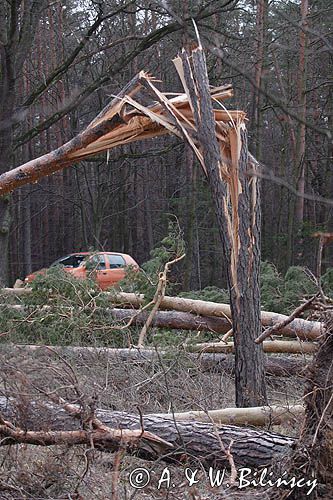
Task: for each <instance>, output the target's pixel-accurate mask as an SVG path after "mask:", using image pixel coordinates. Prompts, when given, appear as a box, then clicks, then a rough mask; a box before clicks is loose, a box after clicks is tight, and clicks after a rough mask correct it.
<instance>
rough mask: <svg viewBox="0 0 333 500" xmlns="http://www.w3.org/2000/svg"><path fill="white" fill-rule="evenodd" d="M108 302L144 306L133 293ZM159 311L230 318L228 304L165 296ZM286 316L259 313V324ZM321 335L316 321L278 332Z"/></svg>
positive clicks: (308, 336)
mask: <svg viewBox="0 0 333 500" xmlns="http://www.w3.org/2000/svg"><path fill="white" fill-rule="evenodd" d="M110 301H111V302H112V303H114V304H122V305H123V306H130V307H134V308H139V307H141V306H142V305H143V304H144V297H143V296H142V295H136V294H134V293H124V292H120V293H118V294H110ZM160 308H161V309H168V310H173V311H181V312H189V313H192V314H198V315H200V316H214V317H215V316H216V317H219V318H229V319H230V318H231V311H230V306H229V304H220V303H216V302H206V301H204V300H194V299H184V298H182V297H168V296H165V297H164V298H163V300H162V302H161V305H160ZM287 318H288V316H285V315H284V314H278V313H274V312H268V311H261V323H262V325H263V326H264V327H270V326H272V325H274V324H276V323H281V322H282V321H284V320H286V319H287ZM322 333H323V325H322V323H320V322H318V321H307V320H305V319H301V318H296V319H294V320H293V321H292V322H291V323H290V324H288V325H286V326H285V327H283V328H282V329H281V330H279V334H280V335H283V336H287V337H299V338H300V339H304V340H317V339H318V338H319V337H320V336H321V335H322Z"/></svg>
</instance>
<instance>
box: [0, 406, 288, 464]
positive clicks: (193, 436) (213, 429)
mask: <svg viewBox="0 0 333 500" xmlns="http://www.w3.org/2000/svg"><path fill="white" fill-rule="evenodd" d="M22 406H23V407H24V408H23V415H20V408H21V410H22ZM70 406H72V405H70ZM76 408H78V407H76ZM0 412H1V414H2V417H3V419H5V420H6V421H7V422H11V423H10V424H9V423H8V425H7V426H6V424H5V423H4V421H2V422H1V425H0V436H1V445H6V444H7V445H9V444H13V443H21V442H22V443H30V444H35V445H40V446H50V445H53V444H57V445H59V444H61V443H63V444H65V445H66V444H71V445H74V444H83V443H86V444H88V445H89V446H90V445H91V441H90V440H89V439H87V434H88V433H85V432H82V428H80V425H79V422H78V421H77V418H73V415H70V414H69V413H68V412H67V411H65V409H64V408H62V407H60V406H58V405H55V404H53V403H45V402H41V401H33V402H30V403H28V405H27V404H26V402H25V403H24V405H20V403H19V402H18V403H17V404H15V402H14V401H13V400H11V399H7V398H5V397H0ZM95 415H96V418H97V419H98V421H99V422H100V423H101V424H102V425H104V426H106V427H107V428H108V429H109V431H110V430H112V432H114V433H115V434H116V435H117V437H119V430H120V429H121V430H122V432H123V433H124V437H125V435H126V433H128V434H129V435H131V432H133V431H137V430H142V424H143V428H144V432H145V433H147V436H148V437H149V438H151V436H154V437H155V438H151V440H152V442H153V443H154V446H151V447H149V444H150V442H149V441H150V440H149V439H146V435H143V439H142V442H141V441H140V439H136V440H135V442H134V443H133V441H132V442H131V443H130V444H131V446H129V448H128V450H127V451H128V452H129V453H135V454H136V455H138V456H140V457H142V458H144V459H149V460H152V459H157V458H159V459H162V460H165V461H177V462H181V463H188V462H193V461H200V462H201V463H203V464H204V465H205V466H214V467H219V466H223V467H224V466H226V465H228V463H229V462H228V457H227V454H226V450H228V448H229V446H230V453H231V455H232V457H233V460H234V462H235V465H236V466H247V467H257V466H265V465H268V464H270V463H271V461H272V460H273V459H279V458H281V457H282V456H284V455H286V454H288V453H290V452H291V450H292V447H293V445H294V443H295V440H294V439H293V438H291V437H286V436H282V435H280V434H276V433H272V432H267V431H258V430H255V429H249V428H243V427H236V426H233V425H225V426H218V425H217V424H214V423H208V422H200V421H186V420H175V419H174V418H173V417H172V415H168V416H166V415H159V414H151V415H146V416H143V417H141V416H140V415H133V414H129V413H124V412H113V411H110V410H96V412H95ZM22 419H23V421H24V431H22V432H20V430H21V429H20V430H18V428H13V427H12V429H10V427H11V426H13V424H14V425H15V421H16V420H17V421H18V422H22ZM20 425H21V427H22V426H23V424H22V423H21V424H20ZM15 431H16V433H15ZM116 431H117V432H116ZM29 433H30V434H29ZM109 434H110V433H109ZM115 434H113V436H114V435H115ZM95 435H96V442H95V443H94V444H95V445H96V447H97V448H100V449H103V450H105V451H115V449H116V448H117V441H116V440H115V439H111V437H110V436H112V433H111V434H110V435H108V434H107V433H106V432H105V439H104V441H103V436H102V433H101V432H99V433H98V434H97V433H95V434H94V433H93V434H91V436H90V439H94V438H95ZM88 437H89V436H88ZM137 437H138V436H137V433H136V434H135V438H137ZM155 444H156V445H155ZM118 445H119V448H120V447H121V445H120V444H119V440H118ZM161 450H163V451H162V453H161Z"/></svg>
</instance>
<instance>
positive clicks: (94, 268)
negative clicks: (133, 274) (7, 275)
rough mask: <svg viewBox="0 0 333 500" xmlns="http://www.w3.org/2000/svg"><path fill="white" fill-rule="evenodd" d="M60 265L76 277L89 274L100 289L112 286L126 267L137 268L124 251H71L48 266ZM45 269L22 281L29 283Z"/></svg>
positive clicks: (123, 275) (121, 275)
mask: <svg viewBox="0 0 333 500" xmlns="http://www.w3.org/2000/svg"><path fill="white" fill-rule="evenodd" d="M54 266H62V267H63V268H64V270H65V271H66V272H68V273H70V274H72V275H73V276H75V277H76V278H79V279H85V278H87V277H88V276H89V275H91V276H92V277H93V278H94V279H95V280H96V283H97V284H98V286H99V287H100V288H101V289H102V290H106V289H107V288H110V287H112V286H113V285H115V284H116V283H118V281H121V280H122V279H123V278H124V277H125V274H126V267H128V266H132V267H133V269H135V270H139V265H138V264H137V263H136V262H135V260H134V259H133V258H132V257H131V256H130V255H127V254H125V253H118V252H94V253H91V252H81V253H72V254H70V255H67V256H66V257H62V258H61V259H58V260H56V261H55V262H53V264H51V266H50V267H54ZM44 272H45V269H41V270H39V271H35V272H34V273H32V274H29V275H28V276H27V277H26V278H25V280H24V282H25V283H31V282H32V281H33V280H34V279H35V278H36V275H37V274H41V273H44Z"/></svg>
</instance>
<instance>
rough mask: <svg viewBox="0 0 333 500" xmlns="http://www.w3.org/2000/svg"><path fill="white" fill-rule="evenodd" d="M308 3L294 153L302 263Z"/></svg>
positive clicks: (304, 12)
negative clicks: (298, 117) (298, 119)
mask: <svg viewBox="0 0 333 500" xmlns="http://www.w3.org/2000/svg"><path fill="white" fill-rule="evenodd" d="M308 9H309V3H308V0H301V28H300V35H299V63H298V82H297V94H298V110H299V116H300V118H301V119H302V123H300V124H299V126H298V137H297V151H296V172H297V174H298V180H297V190H298V192H299V194H300V196H298V197H297V200H296V207H295V222H296V238H297V239H296V261H297V262H299V263H302V260H303V259H302V257H303V249H302V246H303V239H302V235H301V231H302V226H303V221H304V192H305V175H306V173H305V149H306V126H305V121H306V75H307V53H306V52H307V47H306V46H307V33H306V32H305V31H304V30H305V29H306V28H307V16H308Z"/></svg>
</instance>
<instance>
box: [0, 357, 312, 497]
mask: <svg viewBox="0 0 333 500" xmlns="http://www.w3.org/2000/svg"><path fill="white" fill-rule="evenodd" d="M2 353H3V356H4V359H5V361H6V363H5V364H6V366H7V368H8V367H10V368H11V369H13V370H14V371H15V372H16V373H17V374H19V373H24V374H25V376H28V377H29V379H30V381H31V382H33V385H35V386H39V387H43V389H47V390H52V389H55V388H56V387H57V388H59V387H61V389H60V390H58V392H59V393H60V394H61V395H62V396H64V397H65V398H67V400H69V401H71V400H74V394H73V390H72V388H71V384H72V382H71V381H70V380H69V379H70V377H72V375H73V373H75V376H76V377H77V381H78V387H79V391H80V392H81V395H82V397H83V398H84V399H85V400H86V401H87V402H89V401H92V400H94V401H95V404H96V406H97V407H100V408H109V409H113V410H119V411H126V412H129V413H138V411H139V410H140V411H141V412H142V414H146V413H165V412H167V411H170V410H174V411H188V410H190V409H192V410H193V409H215V408H226V407H233V406H234V381H233V378H232V377H231V376H230V375H228V374H227V373H216V374H214V373H213V374H212V373H203V372H202V371H201V370H200V369H199V365H198V366H196V364H195V361H193V357H192V358H190V357H189V356H188V355H186V354H184V353H179V355H173V357H171V358H170V359H168V360H167V361H164V360H163V361H161V360H156V361H149V362H148V363H144V364H143V363H142V362H138V361H127V362H124V361H121V360H119V361H117V360H115V358H112V360H110V359H108V357H107V355H105V354H94V353H89V354H84V356H82V354H81V353H80V354H77V355H73V354H70V355H69V354H68V353H66V354H63V355H61V357H59V356H58V355H57V354H55V353H54V352H49V353H47V352H45V351H38V352H35V353H32V354H29V355H23V354H22V352H19V351H17V349H12V348H10V347H6V348H2ZM70 367H71V368H70ZM72 369H73V373H72V372H71V370H72ZM5 375H6V370H4V371H3V372H2V382H1V386H0V390H1V393H3V392H7V393H8V392H9V393H11V394H13V392H15V391H19V390H20V388H19V386H18V385H17V383H16V385H15V383H13V384H12V386H11V383H10V382H8V378H7V377H6V376H5ZM267 385H268V394H269V403H270V404H297V403H299V402H300V401H301V398H302V395H303V381H302V379H301V378H297V377H289V378H278V377H268V378H267ZM30 387H31V386H30ZM37 392H38V391H37ZM30 395H31V396H35V397H36V392H35V390H34V389H31V394H30V393H29V394H26V396H30ZM39 397H40V396H39ZM138 408H139V410H138ZM267 429H268V427H267ZM270 430H274V431H275V432H280V433H282V434H286V435H292V436H296V435H298V433H299V431H300V422H299V419H298V420H297V419H295V421H292V422H290V423H288V424H284V425H283V426H274V427H273V428H271V429H270ZM86 451H87V448H86V447H85V446H76V447H72V448H70V447H66V446H52V447H49V448H42V447H36V446H30V445H15V446H10V447H2V448H0V463H1V471H0V498H1V499H45V500H46V499H57V500H60V499H65V498H66V499H87V500H88V499H101V500H102V499H113V500H116V498H117V499H118V500H121V499H124V500H127V499H128V500H129V499H137V500H144V499H152V500H154V499H156V500H157V499H170V500H171V499H174V500H176V499H177V500H179V499H189V500H190V499H192V500H194V499H198V500H199V499H201V500H205V499H207V500H212V499H221V498H226V497H228V498H233V497H235V498H236V497H237V498H245V493H244V491H242V492H241V495H240V496H239V494H240V492H239V491H238V490H237V489H235V490H234V491H233V489H232V488H231V489H230V488H229V489H228V490H226V489H224V487H221V488H212V487H211V486H210V485H209V483H208V481H207V477H205V473H204V471H202V470H201V471H199V472H198V475H197V478H200V481H199V482H198V484H196V485H195V486H193V487H191V488H190V487H188V483H187V481H186V478H185V475H184V469H182V468H180V467H177V466H174V465H168V469H169V471H170V476H171V486H170V488H166V486H165V485H166V481H165V482H162V485H161V487H160V488H158V483H159V480H160V479H161V477H162V476H161V475H162V472H163V470H164V468H165V467H166V464H165V463H163V462H160V463H158V462H147V461H143V460H141V459H138V458H136V457H129V456H126V457H124V459H123V460H122V463H121V466H120V475H119V478H118V480H117V494H118V496H115V493H114V492H112V491H113V490H112V481H113V458H114V457H113V455H112V454H110V453H105V452H101V451H96V450H94V451H93V452H92V453H89V454H87V453H86ZM137 468H145V469H148V471H149V473H150V478H151V481H150V484H149V485H147V486H146V487H145V488H143V489H135V488H133V487H132V486H131V484H130V481H129V476H130V474H131V472H132V471H134V470H135V469H137ZM259 489H260V488H259ZM248 494H249V498H254V497H255V495H257V494H258V495H260V497H261V498H262V499H264V498H265V493H264V491H262V489H261V491H258V488H257V489H256V490H252V492H248ZM246 496H247V495H246ZM267 498H268V497H267Z"/></svg>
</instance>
